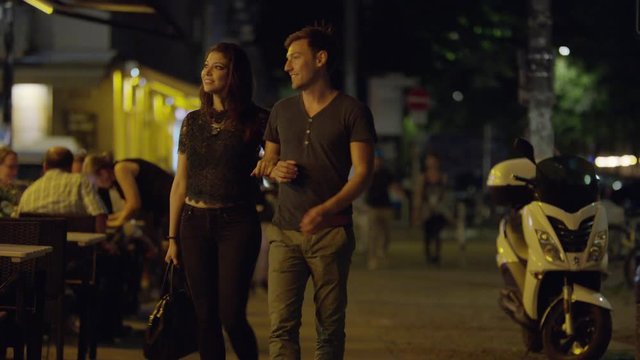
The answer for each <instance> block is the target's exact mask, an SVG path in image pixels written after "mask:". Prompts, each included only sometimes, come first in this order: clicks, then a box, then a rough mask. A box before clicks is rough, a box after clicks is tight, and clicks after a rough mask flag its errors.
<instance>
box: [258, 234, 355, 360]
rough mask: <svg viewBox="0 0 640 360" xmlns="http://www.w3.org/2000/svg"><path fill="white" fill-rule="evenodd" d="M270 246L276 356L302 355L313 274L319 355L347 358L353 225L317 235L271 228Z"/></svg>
mask: <svg viewBox="0 0 640 360" xmlns="http://www.w3.org/2000/svg"><path fill="white" fill-rule="evenodd" d="M267 236H268V239H269V243H270V248H269V291H268V294H269V295H268V296H269V317H270V319H271V335H270V337H269V353H270V356H271V359H274V360H275V359H278V360H280V359H282V360H296V359H300V342H299V330H300V324H301V317H302V301H303V299H304V290H305V287H306V284H307V280H308V279H309V276H311V279H312V281H313V287H314V299H313V300H314V302H315V305H316V333H317V341H316V352H315V357H314V358H315V359H317V360H319V359H323V360H324V359H326V360H340V359H342V358H343V356H344V343H345V332H344V326H345V311H346V308H347V278H348V276H349V267H350V265H351V255H352V254H353V250H354V247H355V238H354V235H353V229H352V227H351V226H348V227H335V228H328V229H324V230H321V231H320V232H318V233H317V234H315V235H310V236H307V235H304V234H303V233H301V232H299V231H294V230H281V229H280V228H278V227H276V226H273V225H272V226H270V227H269V229H268V230H267Z"/></svg>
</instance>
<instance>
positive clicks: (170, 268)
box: [160, 262, 191, 296]
mask: <svg viewBox="0 0 640 360" xmlns="http://www.w3.org/2000/svg"><path fill="white" fill-rule="evenodd" d="M176 272H180V269H179V268H178V270H176V266H175V265H173V263H172V262H170V263H168V264H167V267H166V269H165V270H164V276H163V277H162V284H161V285H160V290H161V292H162V294H167V293H168V294H170V295H172V296H173V294H174V289H175V286H174V274H175V273H176ZM182 280H183V281H182V285H183V286H184V289H185V290H186V291H187V294H188V295H189V296H191V287H190V286H189V281H187V279H185V278H184V277H183V279H182ZM167 284H168V286H169V288H168V289H167ZM167 290H168V291H167Z"/></svg>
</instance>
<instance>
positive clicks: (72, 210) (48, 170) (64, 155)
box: [18, 146, 107, 232]
mask: <svg viewBox="0 0 640 360" xmlns="http://www.w3.org/2000/svg"><path fill="white" fill-rule="evenodd" d="M72 163H73V154H72V153H71V151H69V149H67V148H64V147H59V146H56V147H52V148H50V149H49V150H47V154H46V156H45V160H44V164H43V166H42V167H43V170H44V175H43V176H42V177H41V178H39V179H38V180H36V181H35V182H34V183H33V184H31V185H30V186H29V187H28V188H27V189H26V190H25V192H24V194H23V195H22V198H21V199H20V203H19V205H18V213H38V214H64V215H91V216H96V232H104V231H105V224H106V219H107V215H106V214H107V209H106V208H105V206H104V204H103V203H102V200H100V197H99V196H98V192H97V190H96V188H95V187H94V186H93V184H91V181H89V179H87V178H86V177H85V176H83V175H82V174H72V173H71V165H72Z"/></svg>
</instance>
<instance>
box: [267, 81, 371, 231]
mask: <svg viewBox="0 0 640 360" xmlns="http://www.w3.org/2000/svg"><path fill="white" fill-rule="evenodd" d="M264 139H265V140H267V141H270V142H273V143H276V144H279V145H280V160H294V161H295V162H296V164H297V166H298V176H297V177H296V179H295V180H293V181H292V182H290V183H283V184H280V187H279V194H278V206H277V208H276V213H275V216H274V219H273V223H274V224H275V225H277V226H279V227H280V228H282V229H285V230H299V229H300V221H301V220H302V216H303V215H304V214H305V213H306V212H307V210H309V209H311V208H312V207H314V206H317V205H319V204H321V203H323V202H324V201H326V200H327V199H329V198H330V197H332V196H334V195H335V194H337V193H338V192H339V191H340V189H342V187H343V186H344V185H345V184H346V182H347V178H348V176H349V170H350V169H351V152H350V143H351V142H367V143H374V142H375V141H376V134H375V129H374V124H373V116H372V115H371V111H370V110H369V109H368V108H367V106H365V105H364V104H362V103H360V102H359V101H358V100H356V99H354V98H352V97H350V96H348V95H345V94H342V93H339V94H338V95H336V97H335V98H334V99H333V100H332V101H331V102H330V103H329V104H328V105H327V106H325V107H324V108H323V109H322V110H320V112H318V113H317V114H316V115H314V116H312V117H310V116H309V115H307V113H306V111H305V109H304V104H303V102H302V95H296V96H292V97H289V98H286V99H283V100H281V101H279V102H278V103H276V104H275V106H274V107H273V109H272V110H271V115H270V117H269V122H268V125H267V130H266V132H265V135H264ZM339 215H351V206H349V207H347V208H345V209H344V210H342V211H341V212H340V213H339Z"/></svg>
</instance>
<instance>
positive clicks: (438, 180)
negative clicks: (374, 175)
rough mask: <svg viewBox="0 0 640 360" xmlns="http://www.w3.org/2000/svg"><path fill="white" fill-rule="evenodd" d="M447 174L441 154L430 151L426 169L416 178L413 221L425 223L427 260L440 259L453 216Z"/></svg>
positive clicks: (423, 224) (437, 262) (425, 164)
mask: <svg viewBox="0 0 640 360" xmlns="http://www.w3.org/2000/svg"><path fill="white" fill-rule="evenodd" d="M449 195H450V194H449V191H448V185H447V176H446V175H445V174H444V173H443V172H442V169H441V167H440V157H439V156H438V155H436V154H433V153H430V154H427V156H426V157H425V161H424V171H423V172H422V174H420V177H419V178H418V179H417V181H416V188H415V190H414V198H413V223H414V224H419V223H421V224H422V228H423V232H424V234H423V235H424V250H425V257H426V260H427V262H429V263H433V264H439V263H440V261H441V247H442V239H441V232H442V230H443V229H444V227H445V225H447V223H448V222H449V220H450V218H451V209H450V201H449V199H450V197H449Z"/></svg>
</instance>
